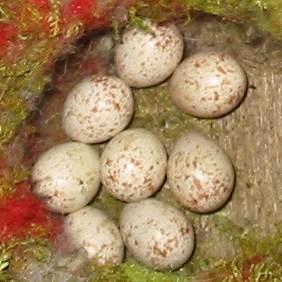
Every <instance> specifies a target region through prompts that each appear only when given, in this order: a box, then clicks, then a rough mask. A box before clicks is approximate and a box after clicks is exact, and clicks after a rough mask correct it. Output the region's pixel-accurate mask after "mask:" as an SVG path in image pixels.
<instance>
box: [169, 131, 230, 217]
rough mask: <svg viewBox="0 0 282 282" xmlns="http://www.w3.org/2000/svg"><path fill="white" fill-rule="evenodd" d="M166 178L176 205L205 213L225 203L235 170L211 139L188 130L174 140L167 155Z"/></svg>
mask: <svg viewBox="0 0 282 282" xmlns="http://www.w3.org/2000/svg"><path fill="white" fill-rule="evenodd" d="M167 180H168V183H169V186H170V188H171V190H172V192H173V194H174V196H175V197H176V199H177V200H178V201H179V203H180V204H182V205H183V206H184V207H186V208H188V209H190V210H192V211H195V212H199V213H207V212H212V211H215V210H217V209H219V208H220V207H222V206H223V205H224V204H225V203H226V201H227V200H228V198H229V197H230V195H231V193H232V190H233V187H234V181H235V173H234V169H233V166H232V163H231V161H230V159H229V158H228V156H227V155H226V154H225V152H224V151H223V150H222V149H221V148H220V147H219V146H218V145H217V144H216V143H215V142H214V141H212V140H210V139H208V138H207V137H206V136H204V135H203V134H201V133H198V132H189V133H187V134H185V135H183V136H182V137H180V138H179V139H178V140H177V141H176V143H175V146H174V148H173V150H172V152H171V154H170V156H169V160H168V171H167Z"/></svg>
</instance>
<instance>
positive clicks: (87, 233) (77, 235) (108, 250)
mask: <svg viewBox="0 0 282 282" xmlns="http://www.w3.org/2000/svg"><path fill="white" fill-rule="evenodd" d="M64 230H65V234H66V236H67V239H68V241H69V242H70V244H71V245H72V246H73V247H75V248H77V249H80V248H83V249H85V250H86V252H87V254H88V257H89V258H90V259H92V260H94V261H95V263H96V264H97V265H100V266H103V265H119V264H120V263H121V262H122V260H123V255H124V247H123V241H122V238H121V234H120V231H119V229H118V228H117V226H116V225H115V223H114V222H113V221H112V219H110V218H109V217H108V216H107V215H106V214H105V213H104V212H102V211H100V210H98V209H96V208H93V207H91V206H87V207H84V208H82V209H80V210H78V211H76V212H74V213H71V214H69V215H68V216H67V217H66V219H65V222H64Z"/></svg>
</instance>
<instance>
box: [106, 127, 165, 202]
mask: <svg viewBox="0 0 282 282" xmlns="http://www.w3.org/2000/svg"><path fill="white" fill-rule="evenodd" d="M166 168H167V155H166V150H165V148H164V146H163V144H162V143H161V141H159V140H158V138H157V137H156V136H155V135H154V134H152V133H151V132H149V131H148V130H145V129H141V128H134V129H128V130H125V131H123V132H121V133H119V134H118V135H116V136H115V137H114V138H113V139H112V140H111V141H110V142H109V143H108V144H107V146H106V147H105V150H104V152H103V154H102V156H101V179H102V183H103V184H104V186H105V189H106V190H107V191H108V192H109V193H110V194H111V195H112V196H113V197H116V198H117V199H119V200H121V201H125V202H133V201H138V200H142V199H145V198H147V197H150V196H151V195H153V194H154V193H155V192H156V191H157V190H158V189H159V188H160V186H161V184H162V183H163V181H164V178H165V175H166Z"/></svg>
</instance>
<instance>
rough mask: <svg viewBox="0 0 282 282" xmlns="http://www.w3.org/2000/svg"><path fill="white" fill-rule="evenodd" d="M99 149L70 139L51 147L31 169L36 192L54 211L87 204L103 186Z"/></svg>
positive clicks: (68, 209) (73, 208) (63, 210)
mask: <svg viewBox="0 0 282 282" xmlns="http://www.w3.org/2000/svg"><path fill="white" fill-rule="evenodd" d="M99 167H100V161H99V156H98V153H97V152H96V150H95V149H94V148H92V147H91V146H89V145H86V144H82V143H76V142H69V143H64V144H60V145H57V146H55V147H52V148H51V149H49V150H48V151H46V152H45V153H43V154H42V155H41V156H40V157H39V159H38V160H37V161H36V163H35V165H34V167H33V170H32V181H33V183H34V185H33V192H34V193H35V194H36V195H38V196H39V197H41V198H42V199H43V200H44V201H45V203H46V205H47V207H48V208H49V209H50V210H51V211H54V212H58V213H69V212H73V211H75V210H78V209H80V208H82V207H84V206H85V205H87V204H88V203H89V202H90V201H91V200H92V199H93V197H94V196H95V195H96V193H97V192H98V189H99V186H100V172H99Z"/></svg>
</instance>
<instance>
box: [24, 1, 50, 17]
mask: <svg viewBox="0 0 282 282" xmlns="http://www.w3.org/2000/svg"><path fill="white" fill-rule="evenodd" d="M29 1H30V3H31V4H32V5H34V6H35V7H36V8H37V9H38V11H39V12H41V13H44V14H48V13H49V12H50V6H49V0H29Z"/></svg>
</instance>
